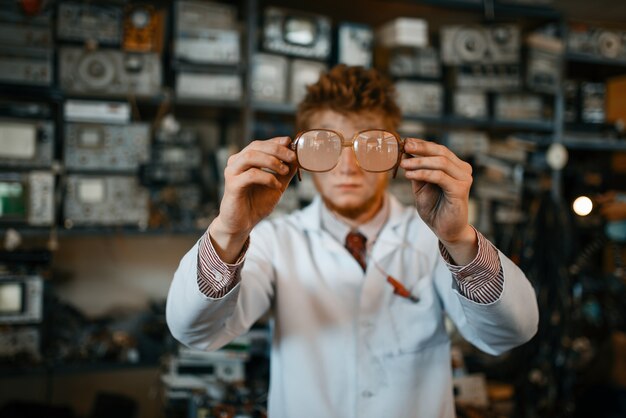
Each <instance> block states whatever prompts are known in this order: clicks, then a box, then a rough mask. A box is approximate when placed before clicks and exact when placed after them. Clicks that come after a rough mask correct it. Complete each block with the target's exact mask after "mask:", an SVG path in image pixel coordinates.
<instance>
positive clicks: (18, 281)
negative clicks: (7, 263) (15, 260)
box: [0, 275, 43, 324]
mask: <svg viewBox="0 0 626 418" xmlns="http://www.w3.org/2000/svg"><path fill="white" fill-rule="evenodd" d="M42 317H43V279H42V278H41V276H24V275H0V324H27V323H37V322H41V319H42Z"/></svg>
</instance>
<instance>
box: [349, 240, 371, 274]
mask: <svg viewBox="0 0 626 418" xmlns="http://www.w3.org/2000/svg"><path fill="white" fill-rule="evenodd" d="M366 241H367V238H365V235H363V234H361V233H360V232H356V231H352V232H350V233H349V234H348V236H346V248H347V249H348V251H350V254H352V257H354V259H355V260H356V261H357V262H358V263H359V265H360V266H361V268H362V269H363V271H365V242H366Z"/></svg>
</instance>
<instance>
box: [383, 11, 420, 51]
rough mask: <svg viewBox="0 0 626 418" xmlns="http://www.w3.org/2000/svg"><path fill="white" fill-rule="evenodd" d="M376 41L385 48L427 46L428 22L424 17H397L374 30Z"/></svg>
mask: <svg viewBox="0 0 626 418" xmlns="http://www.w3.org/2000/svg"><path fill="white" fill-rule="evenodd" d="M376 41H377V42H378V44H380V45H381V46H384V47H386V48H395V47H412V48H423V47H425V46H428V24H427V22H426V21H425V20H424V19H415V18H410V17H399V18H397V19H394V20H392V21H390V22H387V23H385V24H384V25H382V26H381V27H380V28H378V29H377V30H376Z"/></svg>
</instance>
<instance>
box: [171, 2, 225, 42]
mask: <svg viewBox="0 0 626 418" xmlns="http://www.w3.org/2000/svg"><path fill="white" fill-rule="evenodd" d="M174 13H175V16H174V26H175V31H176V32H175V37H176V38H180V37H184V33H185V32H186V31H188V30H190V31H197V32H201V31H203V30H205V29H206V28H214V29H234V28H235V27H236V24H237V8H236V7H235V6H233V5H230V4H226V3H218V2H211V1H187V0H181V1H177V2H175V3H174Z"/></svg>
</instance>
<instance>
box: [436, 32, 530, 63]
mask: <svg viewBox="0 0 626 418" xmlns="http://www.w3.org/2000/svg"><path fill="white" fill-rule="evenodd" d="M519 52H520V29H519V27H517V26H515V25H491V26H480V25H454V26H444V27H443V28H442V29H441V59H442V61H443V62H444V64H449V65H459V64H472V63H480V64H513V63H517V62H519V58H520V57H519Z"/></svg>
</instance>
